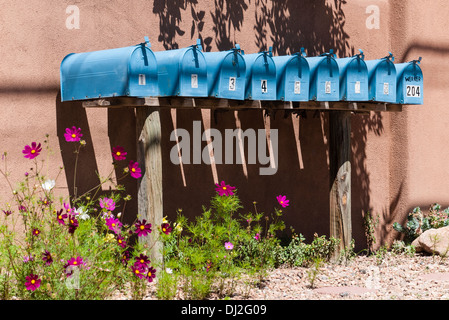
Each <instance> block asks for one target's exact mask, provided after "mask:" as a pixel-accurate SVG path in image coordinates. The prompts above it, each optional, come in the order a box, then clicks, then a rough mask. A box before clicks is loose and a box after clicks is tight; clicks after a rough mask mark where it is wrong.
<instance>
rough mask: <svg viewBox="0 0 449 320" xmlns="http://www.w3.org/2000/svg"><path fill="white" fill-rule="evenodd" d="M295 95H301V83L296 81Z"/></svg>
mask: <svg viewBox="0 0 449 320" xmlns="http://www.w3.org/2000/svg"><path fill="white" fill-rule="evenodd" d="M295 94H301V81H295Z"/></svg>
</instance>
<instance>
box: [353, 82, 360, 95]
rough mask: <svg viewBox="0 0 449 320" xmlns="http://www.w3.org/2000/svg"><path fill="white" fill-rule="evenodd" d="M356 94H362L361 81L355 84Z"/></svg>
mask: <svg viewBox="0 0 449 320" xmlns="http://www.w3.org/2000/svg"><path fill="white" fill-rule="evenodd" d="M354 92H355V93H360V81H356V82H355V88H354Z"/></svg>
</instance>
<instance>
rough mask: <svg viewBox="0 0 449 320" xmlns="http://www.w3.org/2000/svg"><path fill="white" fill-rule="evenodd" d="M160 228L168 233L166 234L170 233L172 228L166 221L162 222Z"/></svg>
mask: <svg viewBox="0 0 449 320" xmlns="http://www.w3.org/2000/svg"><path fill="white" fill-rule="evenodd" d="M161 230H162V232H163V233H165V234H167V235H168V234H170V232H171V230H172V228H171V227H170V225H169V224H168V223H163V224H162V225H161Z"/></svg>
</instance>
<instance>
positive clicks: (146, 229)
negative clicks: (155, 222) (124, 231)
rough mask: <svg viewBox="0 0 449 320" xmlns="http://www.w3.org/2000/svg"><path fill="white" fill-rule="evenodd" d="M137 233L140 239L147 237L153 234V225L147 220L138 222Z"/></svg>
mask: <svg viewBox="0 0 449 320" xmlns="http://www.w3.org/2000/svg"><path fill="white" fill-rule="evenodd" d="M136 233H137V236H138V237H142V236H146V235H148V234H150V233H151V223H147V221H146V220H145V219H143V220H142V221H137V222H136Z"/></svg>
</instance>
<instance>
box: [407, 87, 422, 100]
mask: <svg viewBox="0 0 449 320" xmlns="http://www.w3.org/2000/svg"><path fill="white" fill-rule="evenodd" d="M406 94H407V97H412V98H420V97H421V86H412V85H408V86H407V87H406Z"/></svg>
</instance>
